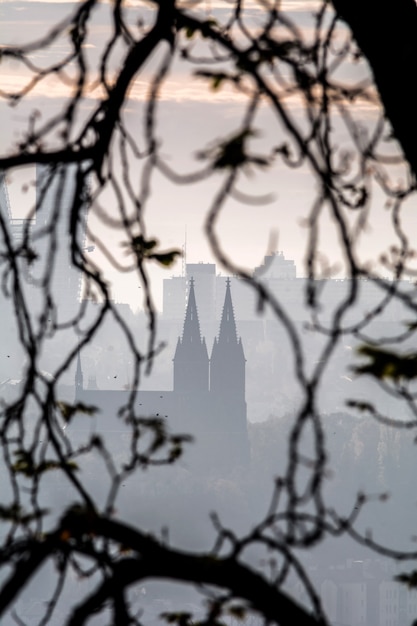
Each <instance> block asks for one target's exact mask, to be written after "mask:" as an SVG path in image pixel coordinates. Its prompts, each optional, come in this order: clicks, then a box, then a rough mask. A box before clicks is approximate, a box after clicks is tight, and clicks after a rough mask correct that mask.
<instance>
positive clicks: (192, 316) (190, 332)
mask: <svg viewBox="0 0 417 626" xmlns="http://www.w3.org/2000/svg"><path fill="white" fill-rule="evenodd" d="M182 343H183V344H190V343H197V344H201V332H200V322H199V320H198V312H197V304H196V301H195V293H194V278H191V280H190V292H189V294H188V305H187V312H186V314H185V320H184V329H183V332H182Z"/></svg>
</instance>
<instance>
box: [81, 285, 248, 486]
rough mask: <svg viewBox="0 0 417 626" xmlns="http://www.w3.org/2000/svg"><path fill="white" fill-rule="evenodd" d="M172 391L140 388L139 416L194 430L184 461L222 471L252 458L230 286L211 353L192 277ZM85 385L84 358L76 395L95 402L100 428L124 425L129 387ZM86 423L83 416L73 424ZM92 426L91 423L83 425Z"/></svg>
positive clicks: (105, 430)
mask: <svg viewBox="0 0 417 626" xmlns="http://www.w3.org/2000/svg"><path fill="white" fill-rule="evenodd" d="M173 378H174V381H173V389H172V391H171V390H169V391H142V390H138V391H137V392H136V395H135V401H134V410H135V414H136V416H142V417H148V416H149V417H152V416H156V417H160V418H162V419H164V420H166V423H167V426H168V427H169V429H170V431H171V432H174V433H175V432H178V433H187V434H191V435H192V436H193V437H194V438H195V443H194V444H191V445H190V446H188V450H187V455H186V458H185V462H186V463H189V464H190V467H191V468H193V469H196V470H202V471H210V470H213V471H214V472H218V473H220V474H222V473H224V472H225V471H228V470H231V469H233V468H234V467H239V466H240V467H245V466H247V465H248V464H249V444H248V437H247V426H246V400H245V355H244V351H243V346H242V342H241V340H240V339H239V338H238V336H237V330H236V321H235V316H234V311H233V303H232V296H231V289H230V281H229V282H228V283H227V286H226V293H225V299H224V305H223V313H222V319H221V323H220V330H219V334H218V336H217V337H216V338H215V340H214V343H213V349H212V353H211V358H210V359H209V356H208V350H207V346H206V342H205V339H204V338H203V337H202V336H201V332H200V322H199V315H198V310H197V302H196V289H195V285H194V280H193V279H190V284H189V295H188V303H187V309H186V315H185V321H184V327H183V332H182V335H181V337H180V338H178V342H177V347H176V350H175V355H174V359H173ZM91 387H92V385H88V388H87V389H85V388H84V374H83V371H82V367H81V359H80V358H78V362H77V370H76V375H75V392H76V400H77V401H81V402H83V403H85V404H88V405H94V406H97V407H98V408H99V410H100V412H99V413H98V414H97V416H96V418H95V420H96V421H95V428H97V431H98V432H102V433H103V434H104V435H105V434H106V433H109V432H112V431H114V437H111V439H113V443H114V441H115V440H117V438H118V437H117V433H119V434H122V431H123V429H124V428H125V427H124V425H123V422H121V421H120V420H119V419H118V417H117V416H118V412H119V409H120V407H122V406H126V405H127V404H128V401H129V394H130V393H131V392H130V391H129V390H105V389H97V388H96V389H94V388H91ZM80 424H84V425H85V424H87V422H86V421H85V420H82V419H79V420H78V423H76V421H75V423H74V428H75V429H77V428H79V427H80ZM84 427H87V428H88V427H89V426H84Z"/></svg>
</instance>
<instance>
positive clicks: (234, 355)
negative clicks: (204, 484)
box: [210, 279, 249, 468]
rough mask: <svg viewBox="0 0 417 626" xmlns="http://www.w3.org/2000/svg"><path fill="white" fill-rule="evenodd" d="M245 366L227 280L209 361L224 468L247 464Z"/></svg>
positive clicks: (245, 465)
mask: <svg viewBox="0 0 417 626" xmlns="http://www.w3.org/2000/svg"><path fill="white" fill-rule="evenodd" d="M245 364H246V359H245V355H244V352H243V346H242V340H241V339H240V338H238V336H237V332H236V321H235V315H234V311H233V303H232V295H231V292H230V279H227V282H226V295H225V299H224V305H223V313H222V319H221V322H220V331H219V336H218V337H216V338H215V339H214V344H213V351H212V353H211V359H210V395H211V403H212V406H213V407H214V414H215V416H216V421H217V428H218V429H219V432H220V433H221V438H219V448H221V450H220V449H219V457H220V456H222V457H223V464H224V465H225V467H227V465H228V466H229V468H231V467H236V466H241V467H247V466H248V464H249V442H248V434H247V425H246V413H247V411H246V399H245Z"/></svg>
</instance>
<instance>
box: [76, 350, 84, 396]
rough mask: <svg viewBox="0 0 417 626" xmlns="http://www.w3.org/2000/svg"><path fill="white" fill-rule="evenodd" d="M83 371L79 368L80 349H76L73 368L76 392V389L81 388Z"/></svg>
mask: <svg viewBox="0 0 417 626" xmlns="http://www.w3.org/2000/svg"><path fill="white" fill-rule="evenodd" d="M83 381H84V378H83V371H82V369H81V357H80V351H79V350H78V352H77V368H76V370H75V389H76V392H77V391H78V390H82V389H83Z"/></svg>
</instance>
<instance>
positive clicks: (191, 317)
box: [174, 279, 245, 398]
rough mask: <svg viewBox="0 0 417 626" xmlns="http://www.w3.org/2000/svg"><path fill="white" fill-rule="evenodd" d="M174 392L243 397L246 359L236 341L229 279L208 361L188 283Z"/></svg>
mask: <svg viewBox="0 0 417 626" xmlns="http://www.w3.org/2000/svg"><path fill="white" fill-rule="evenodd" d="M174 391H183V392H196V391H207V392H208V391H211V392H216V393H219V394H221V395H225V396H228V395H230V394H236V393H238V394H239V395H242V397H243V398H244V394H245V356H244V353H243V347H242V342H241V340H240V339H238V337H237V331H236V321H235V316H234V311H233V303H232V296H231V290H230V279H227V282H226V294H225V299H224V305H223V313H222V318H221V322H220V330H219V335H218V337H216V338H215V340H214V344H213V350H212V354H211V360H210V361H209V358H208V353H207V347H206V342H205V339H204V338H202V337H201V332H200V324H199V320H198V311H197V304H196V298H195V291H194V280H193V279H191V281H190V291H189V295H188V304H187V311H186V314H185V321H184V329H183V333H182V337H180V338H178V343H177V348H176V351H175V356H174Z"/></svg>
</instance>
